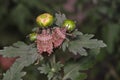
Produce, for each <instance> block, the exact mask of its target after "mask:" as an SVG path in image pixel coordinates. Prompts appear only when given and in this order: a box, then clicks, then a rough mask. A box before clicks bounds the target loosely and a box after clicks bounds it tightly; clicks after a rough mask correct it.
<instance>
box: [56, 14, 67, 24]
mask: <svg viewBox="0 0 120 80" xmlns="http://www.w3.org/2000/svg"><path fill="white" fill-rule="evenodd" d="M55 17H56V25H58V26H62V23H63V21H64V20H66V19H67V18H66V16H65V14H61V13H59V14H58V13H56V14H55Z"/></svg>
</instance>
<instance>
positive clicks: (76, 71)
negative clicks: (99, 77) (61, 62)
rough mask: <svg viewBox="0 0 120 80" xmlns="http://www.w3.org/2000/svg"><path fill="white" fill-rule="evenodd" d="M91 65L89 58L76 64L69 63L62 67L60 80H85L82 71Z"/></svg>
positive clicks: (92, 62)
mask: <svg viewBox="0 0 120 80" xmlns="http://www.w3.org/2000/svg"><path fill="white" fill-rule="evenodd" d="M93 65H94V61H93V60H92V59H91V57H87V58H84V59H83V60H81V61H78V62H69V63H67V64H66V65H65V66H64V76H63V79H62V80H67V79H71V80H85V79H86V78H87V75H86V73H84V72H83V71H86V70H88V69H89V68H91V67H92V66H93ZM81 71H82V72H81Z"/></svg>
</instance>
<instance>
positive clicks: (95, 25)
mask: <svg viewBox="0 0 120 80" xmlns="http://www.w3.org/2000/svg"><path fill="white" fill-rule="evenodd" d="M44 12H49V13H51V14H55V13H57V12H61V13H65V14H66V15H67V18H70V19H72V20H75V21H76V22H77V28H78V29H79V30H80V31H81V32H83V33H93V34H95V38H98V39H101V40H103V41H104V42H105V43H106V44H107V48H104V49H102V50H101V52H100V54H99V55H98V56H97V60H96V65H95V66H94V67H93V68H92V69H91V70H89V71H88V79H87V80H120V0H0V49H2V48H3V46H9V45H11V44H12V43H14V42H17V41H27V38H26V36H27V35H28V34H29V33H31V30H32V28H33V27H36V26H37V25H36V22H35V19H36V17H37V16H38V15H39V14H41V13H44ZM32 68H33V67H32ZM28 71H29V72H31V74H30V73H29V74H28V75H27V76H26V77H25V78H26V80H37V77H38V75H37V72H35V71H31V70H30V69H29V68H28ZM32 72H33V73H32ZM41 80H42V79H41ZM43 80H45V79H43Z"/></svg>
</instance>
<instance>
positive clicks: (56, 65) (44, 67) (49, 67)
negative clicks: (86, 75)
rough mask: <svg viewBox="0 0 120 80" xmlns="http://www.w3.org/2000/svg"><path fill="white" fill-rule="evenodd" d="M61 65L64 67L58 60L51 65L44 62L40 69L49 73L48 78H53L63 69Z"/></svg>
mask: <svg viewBox="0 0 120 80" xmlns="http://www.w3.org/2000/svg"><path fill="white" fill-rule="evenodd" d="M61 67H63V65H62V64H61V63H60V62H58V63H54V64H51V65H48V64H43V65H42V66H41V67H39V68H38V70H39V71H40V73H43V74H47V77H48V80H51V78H53V77H54V75H55V74H56V73H58V72H59V71H60V70H61Z"/></svg>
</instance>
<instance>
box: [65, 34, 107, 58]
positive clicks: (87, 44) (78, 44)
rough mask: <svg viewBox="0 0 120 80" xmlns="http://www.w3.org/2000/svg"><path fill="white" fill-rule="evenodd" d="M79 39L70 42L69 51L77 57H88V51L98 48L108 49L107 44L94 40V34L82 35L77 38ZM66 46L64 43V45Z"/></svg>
mask: <svg viewBox="0 0 120 80" xmlns="http://www.w3.org/2000/svg"><path fill="white" fill-rule="evenodd" d="M76 37H78V38H76V39H74V40H69V42H68V44H67V45H68V50H69V51H70V52H72V53H74V54H75V55H77V54H80V55H82V56H87V54H88V53H87V51H86V49H96V48H102V47H106V44H105V43H103V41H102V40H97V39H92V38H93V37H94V35H93V34H85V35H83V34H81V35H79V36H76ZM63 44H64V43H63ZM64 47H65V46H64V45H63V50H64V49H66V47H65V48H64Z"/></svg>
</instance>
